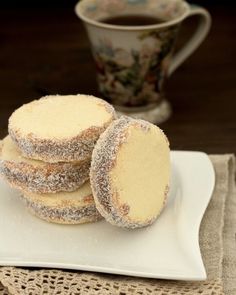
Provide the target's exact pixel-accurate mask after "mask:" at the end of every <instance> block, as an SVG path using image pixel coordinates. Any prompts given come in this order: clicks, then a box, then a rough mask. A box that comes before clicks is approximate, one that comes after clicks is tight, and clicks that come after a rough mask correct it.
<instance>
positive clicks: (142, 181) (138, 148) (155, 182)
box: [90, 117, 170, 228]
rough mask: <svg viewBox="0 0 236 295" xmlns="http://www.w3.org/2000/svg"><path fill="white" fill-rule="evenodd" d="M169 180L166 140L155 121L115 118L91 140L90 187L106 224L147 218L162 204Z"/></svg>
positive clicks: (143, 222)
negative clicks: (153, 122)
mask: <svg viewBox="0 0 236 295" xmlns="http://www.w3.org/2000/svg"><path fill="white" fill-rule="evenodd" d="M169 179H170V150H169V142H168V140H167V138H166V136H165V134H164V133H163V132H162V131H161V129H159V128H158V127H156V126H155V125H153V124H151V123H148V122H145V121H142V120H135V119H131V118H128V117H121V118H120V119H118V120H116V121H114V122H113V123H112V124H111V125H110V126H109V127H108V128H107V129H106V131H105V132H104V133H103V134H102V135H101V136H100V138H99V140H98V141H97V144H96V146H95V148H94V150H93V154H92V162H91V170H90V181H91V187H92V191H93V196H94V200H95V203H96V206H97V209H98V211H99V212H100V213H101V215H102V216H103V217H105V219H106V220H107V221H108V222H110V223H111V224H114V225H117V226H121V227H126V228H137V227H143V226H147V225H149V224H151V223H153V221H154V220H155V219H156V218H157V216H158V215H159V214H160V212H161V211H162V209H163V207H164V204H165V201H166V197H167V193H168V188H169Z"/></svg>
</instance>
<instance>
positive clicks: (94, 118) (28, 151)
mask: <svg viewBox="0 0 236 295" xmlns="http://www.w3.org/2000/svg"><path fill="white" fill-rule="evenodd" d="M114 118H115V111H114V109H113V107H112V106H111V105H109V104H108V103H107V102H105V101H104V100H102V99H99V98H96V97H93V96H87V95H67V96H59V95H55V96H53V95H52V96H46V97H44V98H41V99H40V100H35V101H32V102H30V103H28V104H25V105H23V106H22V107H20V108H19V109H17V110H16V111H15V112H14V113H13V114H12V115H11V117H10V119H9V126H8V129H9V134H10V136H11V138H12V139H13V141H14V142H15V143H16V145H17V146H18V147H19V149H20V150H21V152H22V153H23V155H24V156H26V157H28V158H32V159H36V160H42V161H45V162H50V163H55V162H69V161H84V160H87V159H88V158H90V157H91V154H92V150H93V148H94V145H95V143H96V141H97V139H98V138H99V136H100V134H101V133H102V132H103V131H104V130H105V129H106V127H107V126H108V125H109V124H110V123H111V121H112V120H114Z"/></svg>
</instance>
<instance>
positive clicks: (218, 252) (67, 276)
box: [0, 155, 236, 295]
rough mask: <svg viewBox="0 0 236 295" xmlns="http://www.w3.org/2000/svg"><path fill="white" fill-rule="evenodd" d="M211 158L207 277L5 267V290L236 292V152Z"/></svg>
mask: <svg viewBox="0 0 236 295" xmlns="http://www.w3.org/2000/svg"><path fill="white" fill-rule="evenodd" d="M210 158H211V160H212V163H213V165H214V168H215V172H216V186H215V190H214V194H213V196H212V199H211V201H210V204H209V206H208V208H207V211H206V213H205V215H204V218H203V220H202V224H201V229H200V246H201V251H202V256H203V260H204V264H205V267H206V270H207V277H208V278H207V280H206V281H203V282H180V281H165V280H154V279H141V278H132V277H125V276H115V275H106V274H96V273H86V272H69V271H62V270H51V269H50V270H49V269H41V270H29V269H22V268H14V267H1V268H0V282H1V284H0V294H91V295H93V294H101V295H106V294H112V295H113V294H114V295H116V294H117V295H118V294H119V295H125V294H140V295H142V294H143V295H146V294H158V295H174V294H182V295H185V294H189V295H190V294H191V295H192V294H201V295H220V294H225V295H236V243H235V232H236V196H235V185H234V184H235V183H234V177H235V159H234V156H233V155H220V156H218V155H214V156H210Z"/></svg>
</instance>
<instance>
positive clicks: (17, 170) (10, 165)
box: [0, 136, 90, 193]
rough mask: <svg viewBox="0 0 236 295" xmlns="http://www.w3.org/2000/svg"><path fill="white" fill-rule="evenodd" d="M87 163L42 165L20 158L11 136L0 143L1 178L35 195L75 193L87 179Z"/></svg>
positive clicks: (42, 163) (88, 166)
mask: <svg viewBox="0 0 236 295" xmlns="http://www.w3.org/2000/svg"><path fill="white" fill-rule="evenodd" d="M89 168H90V159H89V160H86V161H83V162H70V163H63V162H60V163H45V162H42V161H38V160H31V159H27V158H25V157H23V156H22V155H21V153H20V151H19V149H18V148H17V146H16V145H15V144H14V143H13V141H12V140H11V138H10V136H7V137H6V138H5V139H4V140H2V142H1V148H0V174H1V175H2V176H3V177H4V178H5V179H6V180H7V181H8V182H9V183H10V184H11V185H12V186H14V187H15V188H18V189H20V190H24V191H28V192H35V193H56V192H60V191H73V190H76V189H78V188H79V187H80V186H81V185H82V184H83V183H84V182H86V181H87V180H88V179H89Z"/></svg>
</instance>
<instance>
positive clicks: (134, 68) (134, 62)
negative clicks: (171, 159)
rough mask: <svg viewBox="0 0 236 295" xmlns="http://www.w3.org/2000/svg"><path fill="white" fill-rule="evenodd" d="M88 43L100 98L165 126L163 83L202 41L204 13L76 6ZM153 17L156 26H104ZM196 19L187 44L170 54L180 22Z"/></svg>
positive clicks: (101, 3) (163, 7)
mask: <svg viewBox="0 0 236 295" xmlns="http://www.w3.org/2000/svg"><path fill="white" fill-rule="evenodd" d="M76 13H77V15H78V16H79V17H80V18H81V19H82V20H83V21H84V23H85V25H86V29H87V32H88V35H89V38H90V41H91V45H92V52H93V56H94V60H95V63H96V68H97V78H98V85H99V90H100V93H101V95H102V96H103V98H104V99H106V100H107V101H108V102H110V103H112V104H113V105H114V106H115V108H116V109H117V110H118V111H120V112H122V113H125V114H129V115H131V116H134V117H138V118H142V119H146V120H149V121H151V122H154V123H160V122H162V121H165V120H166V119H167V118H168V117H169V115H170V106H169V103H168V102H167V100H166V99H165V98H164V95H163V90H164V89H163V86H164V82H165V80H166V78H167V77H168V76H169V75H170V74H172V73H173V72H174V70H175V69H176V68H177V67H178V66H179V65H180V64H181V63H182V62H183V61H184V60H185V59H186V58H187V57H188V56H189V55H191V54H192V52H193V51H194V50H195V49H196V48H197V47H198V46H199V45H200V43H201V42H202V41H203V40H204V38H205V37H206V35H207V33H208V31H209V29H210V25H211V18H210V15H209V13H208V12H207V11H206V10H205V9H204V8H200V7H197V6H190V5H189V4H188V3H186V2H185V1H183V0H82V1H80V2H79V3H78V4H77V5H76ZM124 15H133V16H135V15H139V16H140V15H142V16H152V17H156V18H158V19H161V20H163V22H161V23H157V24H152V25H145V26H123V25H113V24H108V23H105V22H103V20H104V19H107V18H111V17H116V16H124ZM192 15H199V16H201V19H200V20H201V21H200V22H199V26H198V28H197V30H196V32H195V33H194V35H193V36H192V38H191V39H190V40H189V41H188V42H187V43H186V44H185V46H184V47H183V48H182V49H181V50H180V51H179V52H177V53H175V54H173V51H174V47H175V41H176V38H177V34H178V31H179V28H180V25H181V23H182V21H183V20H184V19H186V18H187V17H189V16H192Z"/></svg>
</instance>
